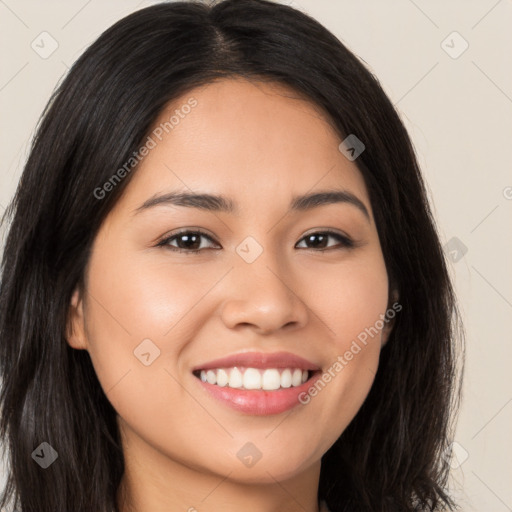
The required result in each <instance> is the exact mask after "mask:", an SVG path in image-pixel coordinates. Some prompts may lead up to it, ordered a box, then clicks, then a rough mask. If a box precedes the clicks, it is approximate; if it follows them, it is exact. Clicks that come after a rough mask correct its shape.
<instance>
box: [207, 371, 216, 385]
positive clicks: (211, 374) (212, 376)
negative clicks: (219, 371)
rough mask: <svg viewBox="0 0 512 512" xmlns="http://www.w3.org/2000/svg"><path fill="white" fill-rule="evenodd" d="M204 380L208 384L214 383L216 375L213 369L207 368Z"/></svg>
mask: <svg viewBox="0 0 512 512" xmlns="http://www.w3.org/2000/svg"><path fill="white" fill-rule="evenodd" d="M206 381H207V382H208V383H210V384H216V383H217V375H216V373H215V372H214V371H213V370H208V371H207V372H206Z"/></svg>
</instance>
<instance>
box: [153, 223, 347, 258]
mask: <svg viewBox="0 0 512 512" xmlns="http://www.w3.org/2000/svg"><path fill="white" fill-rule="evenodd" d="M191 234H192V235H202V236H204V237H206V238H208V239H209V240H210V241H211V242H214V243H216V242H215V241H214V240H213V239H212V237H211V236H210V235H208V234H207V233H205V232H204V231H201V230H200V229H196V230H183V231H180V232H179V233H175V234H174V235H172V236H168V237H165V238H164V239H162V240H161V241H160V242H158V243H157V244H156V246H157V247H165V248H167V249H170V250H171V251H173V252H179V253H185V254H187V255H188V254H197V253H199V252H201V251H204V250H205V249H180V248H178V247H172V246H171V245H169V242H170V241H171V240H174V239H176V238H179V237H180V236H183V235H191ZM312 235H328V236H332V237H333V238H336V239H337V240H338V241H339V242H341V247H338V248H336V247H334V249H338V250H339V249H343V248H346V249H351V248H353V247H355V246H356V244H355V242H354V241H353V240H351V239H350V238H348V237H346V236H343V235H341V234H340V233H337V232H336V231H331V230H324V231H314V232H313V233H308V234H307V235H306V236H305V237H303V238H301V239H300V240H299V242H302V240H304V239H305V238H307V237H310V236H312ZM305 249H306V250H311V251H315V252H325V251H327V250H332V249H333V247H326V248H324V249H314V248H309V247H306V248H305Z"/></svg>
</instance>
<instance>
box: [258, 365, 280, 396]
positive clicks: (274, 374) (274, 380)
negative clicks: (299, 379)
mask: <svg viewBox="0 0 512 512" xmlns="http://www.w3.org/2000/svg"><path fill="white" fill-rule="evenodd" d="M261 387H262V389H264V390H265V391H272V390H274V389H279V388H280V387H281V376H280V375H279V372H278V371H277V370H275V369H273V368H272V369H271V370H265V371H264V372H263V382H262V386H261Z"/></svg>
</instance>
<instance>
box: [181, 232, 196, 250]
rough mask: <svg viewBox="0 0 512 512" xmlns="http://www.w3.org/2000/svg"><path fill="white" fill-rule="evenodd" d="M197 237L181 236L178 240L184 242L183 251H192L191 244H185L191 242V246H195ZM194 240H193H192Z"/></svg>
mask: <svg viewBox="0 0 512 512" xmlns="http://www.w3.org/2000/svg"><path fill="white" fill-rule="evenodd" d="M198 238H199V237H198V236H197V235H181V237H180V239H181V240H184V241H185V244H184V245H185V249H194V248H195V247H191V244H190V243H188V244H187V242H192V245H193V244H194V243H196V244H197V239H198ZM194 239H195V240H194Z"/></svg>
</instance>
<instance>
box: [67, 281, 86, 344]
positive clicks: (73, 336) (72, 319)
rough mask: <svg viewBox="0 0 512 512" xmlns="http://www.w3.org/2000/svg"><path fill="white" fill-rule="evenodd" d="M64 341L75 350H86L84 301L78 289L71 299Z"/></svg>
mask: <svg viewBox="0 0 512 512" xmlns="http://www.w3.org/2000/svg"><path fill="white" fill-rule="evenodd" d="M66 340H67V342H68V344H69V345H70V346H71V347H72V348H75V349H77V350H87V337H86V335H85V318H84V301H83V296H82V292H81V291H80V289H79V287H78V286H77V288H76V289H75V291H74V292H73V295H72V297H71V303H70V305H69V310H68V318H67V325H66Z"/></svg>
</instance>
